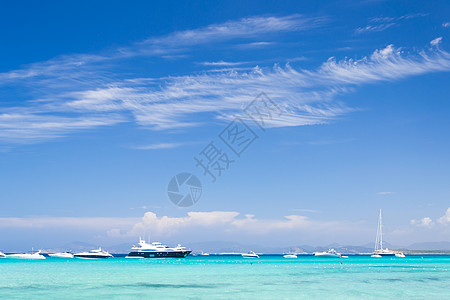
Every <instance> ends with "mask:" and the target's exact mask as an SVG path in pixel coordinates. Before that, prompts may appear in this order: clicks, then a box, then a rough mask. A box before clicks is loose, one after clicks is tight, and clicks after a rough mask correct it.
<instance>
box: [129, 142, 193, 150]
mask: <svg viewBox="0 0 450 300" xmlns="http://www.w3.org/2000/svg"><path fill="white" fill-rule="evenodd" d="M183 145H186V143H157V144H150V145H144V146H135V147H133V149H137V150H160V149H172V148H178V147H181V146H183Z"/></svg>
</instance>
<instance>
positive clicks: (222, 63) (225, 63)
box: [200, 60, 245, 67]
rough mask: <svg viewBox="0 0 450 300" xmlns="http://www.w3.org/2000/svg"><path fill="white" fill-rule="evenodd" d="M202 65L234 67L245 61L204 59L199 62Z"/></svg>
mask: <svg viewBox="0 0 450 300" xmlns="http://www.w3.org/2000/svg"><path fill="white" fill-rule="evenodd" d="M200 64H201V65H203V66H212V67H234V66H239V65H243V64H245V62H231V61H223V60H220V61H205V62H201V63H200Z"/></svg>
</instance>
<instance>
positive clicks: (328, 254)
mask: <svg viewBox="0 0 450 300" xmlns="http://www.w3.org/2000/svg"><path fill="white" fill-rule="evenodd" d="M314 256H317V257H333V258H339V257H341V254H340V253H337V252H336V250H334V249H330V250H328V251H324V252H315V253H314Z"/></svg>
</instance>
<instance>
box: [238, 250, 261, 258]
mask: <svg viewBox="0 0 450 300" xmlns="http://www.w3.org/2000/svg"><path fill="white" fill-rule="evenodd" d="M241 255H242V257H243V258H259V255H258V254H256V253H255V252H253V251H250V252H249V253H242V254H241Z"/></svg>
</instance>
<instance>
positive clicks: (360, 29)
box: [356, 23, 395, 33]
mask: <svg viewBox="0 0 450 300" xmlns="http://www.w3.org/2000/svg"><path fill="white" fill-rule="evenodd" d="M394 25H395V23H386V24H377V25H366V26H364V27H358V28H356V32H357V33H363V32H367V31H384V30H386V29H388V28H390V27H392V26H394Z"/></svg>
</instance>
